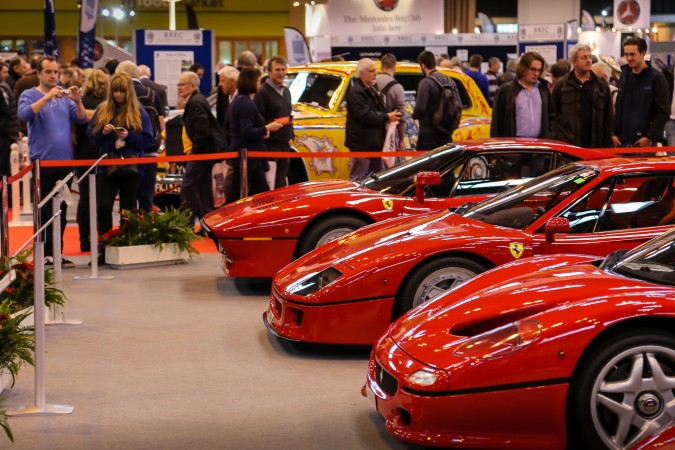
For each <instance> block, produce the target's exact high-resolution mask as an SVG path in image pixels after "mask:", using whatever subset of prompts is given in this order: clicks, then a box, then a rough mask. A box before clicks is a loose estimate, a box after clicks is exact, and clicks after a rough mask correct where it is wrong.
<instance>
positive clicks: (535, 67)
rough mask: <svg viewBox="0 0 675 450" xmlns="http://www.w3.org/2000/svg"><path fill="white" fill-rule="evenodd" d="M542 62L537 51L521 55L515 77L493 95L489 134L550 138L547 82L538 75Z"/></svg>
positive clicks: (551, 117) (551, 121) (551, 114)
mask: <svg viewBox="0 0 675 450" xmlns="http://www.w3.org/2000/svg"><path fill="white" fill-rule="evenodd" d="M544 64H545V61H544V58H543V57H542V56H541V55H540V54H539V53H536V52H527V53H525V54H524V55H523V56H521V57H520V60H519V61H518V66H517V69H516V76H517V78H516V79H515V80H513V81H509V82H507V83H504V84H503V85H502V86H501V87H500V88H499V89H498V90H497V94H496V95H495V102H494V105H492V124H491V126H490V137H529V138H542V139H547V138H550V137H551V135H552V131H553V127H554V125H555V110H554V108H553V101H552V100H551V92H550V91H549V89H548V83H547V82H546V81H545V80H543V79H541V78H540V75H541V72H542V70H543V68H544Z"/></svg>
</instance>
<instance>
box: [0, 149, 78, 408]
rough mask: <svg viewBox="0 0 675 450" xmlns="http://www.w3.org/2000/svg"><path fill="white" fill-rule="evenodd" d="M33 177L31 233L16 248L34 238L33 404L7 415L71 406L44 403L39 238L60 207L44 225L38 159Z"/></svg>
mask: <svg viewBox="0 0 675 450" xmlns="http://www.w3.org/2000/svg"><path fill="white" fill-rule="evenodd" d="M33 170H34V172H35V173H34V176H33V182H34V186H33V194H34V196H35V199H34V201H33V223H34V224H35V225H34V230H35V234H34V235H33V236H32V237H31V238H30V239H29V240H28V241H27V242H26V243H25V244H24V245H23V246H22V247H21V248H20V249H19V251H18V252H17V254H18V253H20V252H21V251H22V250H23V249H24V248H26V246H27V245H28V244H29V243H30V241H31V240H33V239H34V242H33V261H34V264H35V265H34V269H33V283H34V288H35V293H34V298H35V304H34V305H35V306H34V311H33V314H34V319H35V354H34V362H35V364H34V367H35V404H33V405H29V406H22V407H20V408H18V409H14V410H9V411H7V412H6V414H7V415H8V416H27V415H47V414H70V413H72V412H73V410H74V409H75V408H74V407H73V406H71V405H59V404H53V403H47V402H46V393H45V248H44V247H45V244H44V241H43V238H42V233H43V231H44V230H45V229H46V228H47V227H48V226H49V225H50V224H51V223H52V222H54V220H55V219H59V216H60V214H61V210H60V209H59V210H58V211H56V212H55V213H54V215H52V217H51V219H49V220H48V221H47V223H46V224H44V226H41V219H40V208H39V206H38V205H39V204H40V160H39V159H36V160H35V161H34V169H33Z"/></svg>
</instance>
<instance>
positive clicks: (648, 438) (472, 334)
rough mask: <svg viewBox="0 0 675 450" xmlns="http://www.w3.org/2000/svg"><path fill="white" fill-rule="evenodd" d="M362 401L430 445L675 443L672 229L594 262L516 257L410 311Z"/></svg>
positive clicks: (388, 341)
mask: <svg viewBox="0 0 675 450" xmlns="http://www.w3.org/2000/svg"><path fill="white" fill-rule="evenodd" d="M362 393H363V394H364V395H367V396H368V397H369V398H370V399H371V400H372V401H373V404H374V406H375V408H376V409H377V411H378V412H379V413H380V414H381V415H382V416H383V417H384V419H385V421H386V428H387V430H388V431H389V432H390V433H392V434H393V435H394V436H396V437H397V438H399V439H402V440H404V441H407V442H414V443H418V444H423V445H427V446H428V445H433V446H451V447H453V448H490V449H506V448H509V449H520V450H524V449H536V450H540V449H547V450H555V449H561V450H562V449H565V448H568V449H575V450H577V449H579V450H580V449H588V450H599V449H615V450H618V449H628V448H635V446H638V445H639V448H644V449H646V448H653V449H656V448H666V447H665V445H666V444H670V445H673V437H674V436H675V433H674V432H673V429H672V428H671V427H672V426H673V423H674V420H675V395H674V393H675V230H673V231H670V232H668V233H666V234H664V235H663V236H660V237H658V238H656V239H654V240H652V241H650V242H648V243H646V244H644V245H642V246H640V247H638V248H636V249H634V250H633V251H631V252H628V253H626V252H625V251H618V252H615V253H612V254H610V255H609V256H608V257H606V258H605V259H604V260H594V259H593V258H592V257H589V256H578V255H571V256H568V255H552V256H541V257H535V258H528V259H527V260H522V261H516V262H513V263H510V264H507V265H504V266H502V267H500V268H497V269H494V270H491V271H489V272H486V273H484V274H482V275H481V276H478V277H476V278H474V279H472V280H471V281H469V282H467V283H465V284H463V285H461V286H458V287H457V288H456V289H454V290H453V291H451V292H448V293H446V294H445V295H443V296H440V297H438V298H436V299H434V300H432V301H430V302H428V303H426V304H424V305H422V306H420V307H419V308H416V309H414V310H412V311H409V312H408V313H407V314H406V315H404V316H403V317H401V318H399V319H398V320H396V321H395V322H394V323H393V324H392V325H391V327H390V328H389V330H388V331H387V332H386V333H385V334H384V336H382V337H381V338H380V339H379V341H378V342H377V343H376V344H375V346H374V347H373V352H372V354H371V359H370V364H369V368H368V375H367V382H366V385H365V386H364V389H363V390H362ZM657 443H658V444H657Z"/></svg>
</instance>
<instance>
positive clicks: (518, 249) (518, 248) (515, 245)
mask: <svg viewBox="0 0 675 450" xmlns="http://www.w3.org/2000/svg"><path fill="white" fill-rule="evenodd" d="M509 250H511V254H512V255H513V257H514V258H516V259H518V258H520V257H521V255H522V254H523V244H521V243H520V242H511V243H510V244H509Z"/></svg>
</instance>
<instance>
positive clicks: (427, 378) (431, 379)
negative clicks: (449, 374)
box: [407, 370, 438, 386]
mask: <svg viewBox="0 0 675 450" xmlns="http://www.w3.org/2000/svg"><path fill="white" fill-rule="evenodd" d="M437 379H438V377H437V376H436V374H435V373H432V372H427V371H426V370H417V371H415V372H413V373H411V374H410V375H408V376H407V380H408V382H409V383H411V384H415V385H417V386H431V385H433V384H434V383H435V382H436V380H437Z"/></svg>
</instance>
